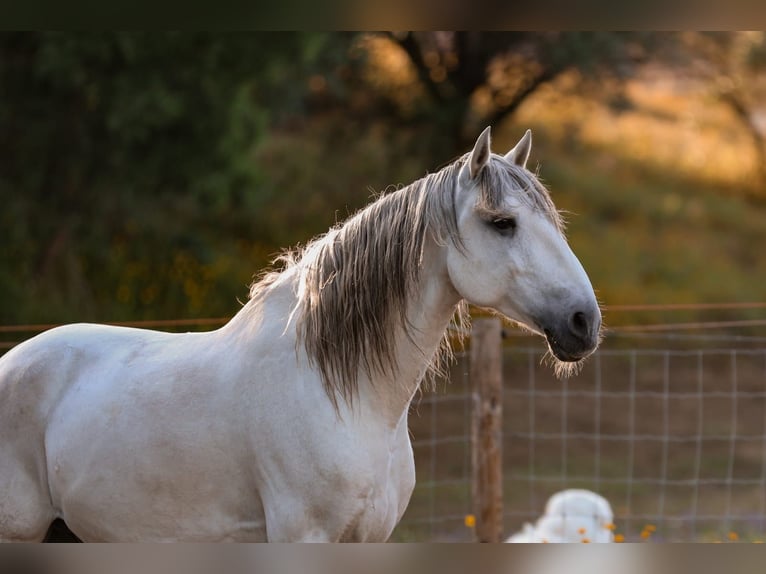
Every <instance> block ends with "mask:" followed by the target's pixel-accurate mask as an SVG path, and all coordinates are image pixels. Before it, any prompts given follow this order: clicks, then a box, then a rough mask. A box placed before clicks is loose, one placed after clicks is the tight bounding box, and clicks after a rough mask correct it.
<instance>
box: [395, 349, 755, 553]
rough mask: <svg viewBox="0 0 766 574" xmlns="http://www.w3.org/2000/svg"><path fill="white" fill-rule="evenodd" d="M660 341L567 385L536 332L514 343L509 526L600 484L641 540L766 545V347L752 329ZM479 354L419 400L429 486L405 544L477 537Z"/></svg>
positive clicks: (420, 450)
mask: <svg viewBox="0 0 766 574" xmlns="http://www.w3.org/2000/svg"><path fill="white" fill-rule="evenodd" d="M648 342H649V341H648V340H643V341H640V342H639V343H640V345H639V346H640V347H641V348H635V347H636V346H637V345H635V343H636V341H630V345H628V347H627V348H609V347H608V346H605V347H604V348H602V349H601V350H600V351H598V352H597V353H596V354H595V355H594V356H593V357H592V358H591V359H590V360H589V361H588V363H587V364H586V366H585V367H584V369H583V371H582V372H581V373H580V374H579V375H578V376H576V377H573V378H571V379H568V380H567V379H564V380H559V379H556V378H555V376H554V374H553V372H552V370H551V369H550V368H549V367H547V366H546V365H545V364H544V361H543V357H544V353H545V350H544V349H543V348H542V347H541V346H536V345H534V344H532V339H518V340H514V341H510V343H509V344H507V345H506V346H505V348H504V367H503V369H504V399H503V423H504V436H503V467H504V485H503V490H504V519H505V521H504V522H505V531H506V534H510V533H512V532H515V531H517V530H518V529H520V528H521V526H522V525H523V523H524V522H532V521H534V520H535V519H536V518H537V517H538V516H539V515H540V514H541V513H542V510H543V507H544V505H545V502H546V500H547V498H548V497H549V496H550V495H551V494H553V493H554V492H557V491H558V490H562V489H565V488H587V489H590V490H594V491H596V492H599V493H600V494H602V495H603V496H605V497H606V498H607V499H608V500H609V501H610V503H611V505H612V507H613V509H614V512H615V523H616V526H617V531H616V532H617V533H618V534H620V535H621V537H624V539H625V540H628V541H636V540H642V539H644V538H647V537H650V538H651V539H652V540H657V541H715V540H762V539H766V349H764V348H762V347H759V345H758V341H757V340H756V341H753V339H752V338H750V339H746V340H744V342H743V339H741V338H739V337H734V338H733V339H732V340H728V341H727V340H725V338H723V337H721V336H711V337H708V338H700V337H699V336H692V337H680V338H679V337H677V336H675V335H672V336H668V337H663V338H657V337H655V338H654V339H653V340H652V342H653V343H654V344H656V345H658V346H659V345H664V346H665V348H660V349H657V348H643V347H645V346H646V345H647V343H648ZM617 343H618V344H617V345H616V346H617V347H625V346H626V345H625V341H619V340H618V341H617ZM620 343H621V344H620ZM721 343H735V344H736V345H737V346H721ZM753 343H755V344H753ZM679 347H681V348H679ZM467 361H468V355H467V354H461V355H460V357H459V360H458V363H457V365H456V366H455V368H454V369H453V372H452V382H451V383H450V384H449V385H445V386H443V387H442V388H441V389H439V392H438V393H437V394H429V395H425V396H423V397H422V398H421V400H420V401H419V402H418V403H417V404H416V405H415V407H414V408H413V411H412V413H411V416H410V427H411V430H412V434H413V446H414V450H415V457H416V468H417V475H418V486H417V487H416V490H415V492H414V494H413V498H412V502H411V504H410V507H409V508H408V510H407V513H406V514H405V516H404V518H403V520H402V522H401V524H400V525H399V527H398V528H397V530H396V531H395V533H394V537H393V539H394V540H443V541H470V540H472V539H473V533H472V531H471V528H470V524H471V523H470V521H468V523H467V524H468V525H467V524H466V516H470V515H471V512H472V509H471V469H470V405H471V385H470V381H469V380H468V378H467V373H468V365H467ZM647 525H651V527H650V528H649V529H647V528H646V526H647Z"/></svg>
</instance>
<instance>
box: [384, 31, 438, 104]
mask: <svg viewBox="0 0 766 574" xmlns="http://www.w3.org/2000/svg"><path fill="white" fill-rule="evenodd" d="M388 37H389V38H391V40H393V41H394V42H396V43H397V44H399V45H400V46H401V47H402V48H403V49H404V51H405V52H406V53H407V56H409V58H410V61H411V62H412V64H413V65H414V66H415V70H416V71H417V73H418V78H420V81H421V83H422V84H423V85H424V86H425V88H426V91H427V92H428V93H429V94H430V95H431V97H432V98H433V99H434V100H436V102H438V103H440V104H443V103H444V102H445V99H444V96H443V95H442V93H441V92H440V91H439V87H438V86H437V85H436V82H434V81H433V80H432V79H431V71H430V69H429V68H428V66H427V65H426V63H425V60H423V52H422V51H421V50H420V44H419V43H418V41H417V40H416V39H415V36H414V33H413V32H410V33H408V34H407V36H405V37H404V38H402V39H399V38H397V37H396V36H394V35H393V34H391V33H390V32H389V33H388Z"/></svg>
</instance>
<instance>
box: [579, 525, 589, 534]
mask: <svg viewBox="0 0 766 574" xmlns="http://www.w3.org/2000/svg"><path fill="white" fill-rule="evenodd" d="M586 532H587V530H585V528H583V527H582V526H581V527H580V528H578V529H577V533H578V534H585V533H586Z"/></svg>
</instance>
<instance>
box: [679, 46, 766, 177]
mask: <svg viewBox="0 0 766 574" xmlns="http://www.w3.org/2000/svg"><path fill="white" fill-rule="evenodd" d="M683 38H684V43H685V46H686V48H687V50H688V53H689V59H690V61H691V62H692V66H691V67H690V69H689V72H688V73H691V74H693V75H694V76H696V77H699V78H702V79H703V80H704V82H705V85H706V86H708V89H709V90H710V93H711V94H712V96H713V97H714V98H716V99H718V100H720V101H722V102H724V103H725V104H726V105H727V106H728V107H729V109H731V111H732V112H733V113H734V115H735V116H736V118H737V119H738V120H739V122H740V124H741V125H742V127H743V128H744V129H745V130H746V131H747V134H748V136H749V137H750V139H751V141H752V144H753V149H754V151H755V154H756V162H757V175H758V177H760V179H761V180H762V181H766V107H764V105H763V102H764V101H766V33H764V32H696V33H687V34H685V35H684V36H683Z"/></svg>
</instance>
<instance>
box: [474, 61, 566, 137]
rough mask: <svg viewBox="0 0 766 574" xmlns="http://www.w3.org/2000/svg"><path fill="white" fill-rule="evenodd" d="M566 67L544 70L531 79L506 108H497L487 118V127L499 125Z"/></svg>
mask: <svg viewBox="0 0 766 574" xmlns="http://www.w3.org/2000/svg"><path fill="white" fill-rule="evenodd" d="M565 69H566V67H551V68H548V69H547V70H544V71H543V72H542V73H541V74H539V75H538V76H536V77H535V78H533V79H532V80H531V81H530V82H529V83H528V84H527V85H526V86H525V87H524V88H523V89H522V90H520V91H518V92H517V93H516V94H514V97H513V100H512V101H511V103H509V104H508V105H507V106H503V107H502V108H497V109H496V110H495V111H494V112H493V113H492V114H491V115H490V116H489V117H488V118H487V122H488V125H491V126H494V125H497V124H498V123H500V122H501V121H502V120H504V119H505V118H506V117H508V116H509V115H511V114H513V113H514V112H515V111H516V110H517V109H518V108H519V106H520V105H521V104H522V103H523V102H524V100H525V99H527V98H528V97H529V96H531V95H532V94H533V93H534V92H535V91H536V90H537V89H538V88H539V87H540V86H542V85H543V84H545V83H547V82H551V81H553V80H554V79H555V78H556V77H557V76H559V75H560V74H561V73H562V72H563V71H564V70H565Z"/></svg>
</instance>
